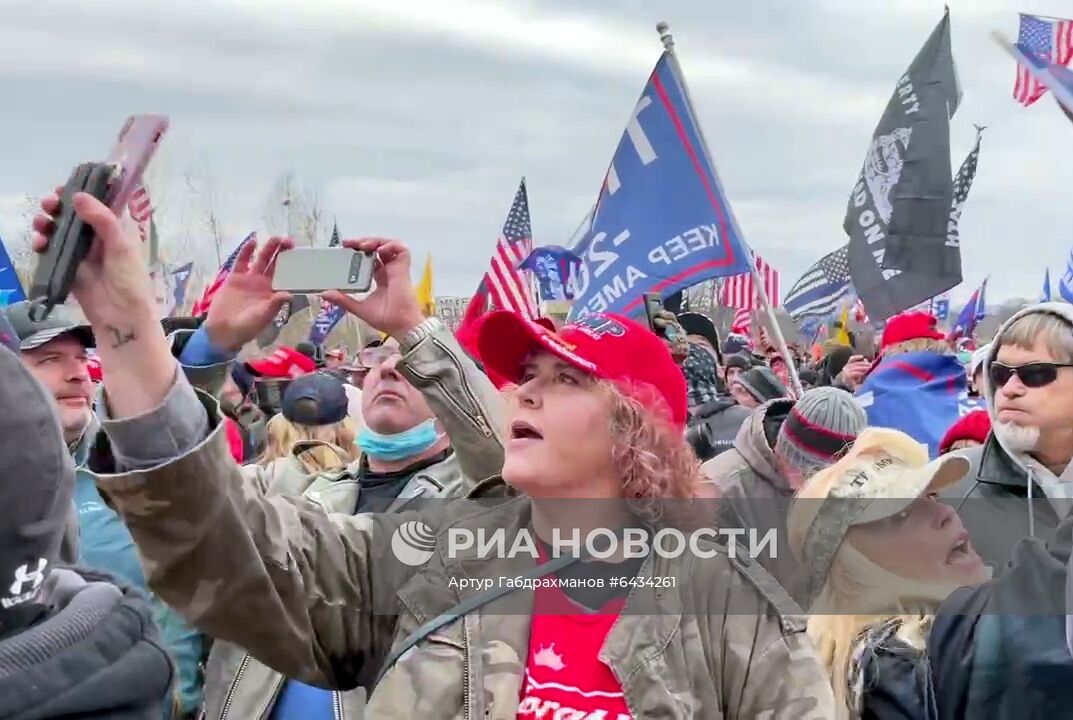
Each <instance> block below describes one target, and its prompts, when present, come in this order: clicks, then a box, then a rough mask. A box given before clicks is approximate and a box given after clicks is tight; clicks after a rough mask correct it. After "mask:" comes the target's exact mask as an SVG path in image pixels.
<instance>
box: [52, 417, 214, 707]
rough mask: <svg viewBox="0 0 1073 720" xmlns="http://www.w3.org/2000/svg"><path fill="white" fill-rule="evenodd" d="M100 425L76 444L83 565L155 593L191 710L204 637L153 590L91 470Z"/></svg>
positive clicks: (155, 607) (183, 701) (153, 601)
mask: <svg viewBox="0 0 1073 720" xmlns="http://www.w3.org/2000/svg"><path fill="white" fill-rule="evenodd" d="M97 428H98V422H97V419H96V418H94V419H93V422H92V424H91V425H90V427H89V428H87V429H86V432H85V433H84V434H83V436H82V440H81V441H80V442H79V443H78V444H77V445H76V446H75V447H73V448H72V455H73V456H74V459H75V464H76V465H77V468H78V469H77V470H76V473H75V507H76V509H77V510H78V530H79V548H78V550H79V553H78V560H79V564H80V565H82V566H84V567H87V568H91V569H96V570H104V571H106V572H108V573H110V574H112V575H115V576H116V577H118V578H120V579H122V580H125V581H126V582H127V583H129V584H130V585H132V586H134V587H136V588H138V589H139V590H141V592H142V593H144V594H145V595H146V596H148V597H149V599H150V605H151V608H152V611H153V617H154V619H155V620H156V623H157V627H158V628H159V629H160V637H161V639H162V640H163V641H164V646H165V647H166V648H167V650H168V654H169V655H170V656H171V659H172V661H173V662H174V663H175V669H176V674H175V677H176V680H177V682H178V687H177V688H176V689H177V691H178V695H179V708H180V713H181V714H182V715H186V714H187V713H192V712H194V711H195V710H196V709H197V708H198V707H200V706H201V686H202V678H201V661H202V649H203V648H202V638H201V635H200V634H199V633H198V632H197V631H196V630H194V629H193V628H192V627H190V626H189V625H187V624H186V622H185V621H184V620H183V619H182V618H180V617H179V616H178V615H177V614H176V613H175V611H173V610H172V609H171V608H169V607H168V606H167V605H165V604H164V603H163V602H161V600H160V599H159V598H157V597H155V596H154V595H152V593H150V592H149V589H148V588H147V587H146V584H145V575H144V574H143V573H142V564H141V560H140V559H139V557H138V551H137V548H135V546H134V540H133V538H131V536H130V532H129V531H128V530H127V526H126V525H124V524H123V520H122V518H120V517H119V515H118V514H116V512H115V511H114V510H112V508H110V507H108V505H107V504H106V503H105V502H104V499H103V498H102V497H101V494H100V492H98V491H97V484H96V482H95V481H94V478H93V475H92V474H91V473H90V472H89V471H87V470H86V469H85V466H86V461H87V459H88V455H89V447H90V445H91V444H92V440H93V438H94V437H95V436H96V434H97ZM171 705H172V703H170V702H165V703H164V708H165V714H164V717H165V718H167V717H169V716H170V715H171Z"/></svg>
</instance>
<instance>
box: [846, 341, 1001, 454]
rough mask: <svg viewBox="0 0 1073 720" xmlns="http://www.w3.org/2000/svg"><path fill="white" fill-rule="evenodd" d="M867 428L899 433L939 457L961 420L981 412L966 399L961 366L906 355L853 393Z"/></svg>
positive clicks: (889, 361)
mask: <svg viewBox="0 0 1073 720" xmlns="http://www.w3.org/2000/svg"><path fill="white" fill-rule="evenodd" d="M857 402H858V403H860V405H861V406H862V407H863V408H864V411H865V413H867V415H868V426H869V427H886V428H893V429H895V430H901V431H902V432H904V433H905V434H907V435H910V436H912V437H913V439H914V440H916V441H917V442H919V443H923V444H924V445H927V446H928V455H929V456H930V457H931V458H932V459H934V458H936V457H938V455H939V443H940V442H941V441H942V439H943V435H944V434H946V431H947V430H948V429H949V428H950V426H951V425H953V424H954V423H955V422H957V421H958V419H959V418H961V416H963V415H965V414H967V413H969V412H971V411H972V410H976V409H977V408H982V407H984V405H983V400H982V399H980V398H970V397H969V387H968V380H967V378H966V377H965V367H964V366H963V365H962V364H961V363H960V362H958V359H957V358H956V357H954V356H951V355H938V354H936V353H930V352H915V353H905V354H903V355H893V356H891V357H889V358H886V359H884V360H883V361H881V362H880V363H879V366H878V367H877V368H876V369H875V370H873V371H872V372H871V373H869V375H868V378H867V379H866V380H865V381H864V383H863V384H862V385H861V387H860V388H858V390H857Z"/></svg>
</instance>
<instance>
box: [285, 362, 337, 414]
mask: <svg viewBox="0 0 1073 720" xmlns="http://www.w3.org/2000/svg"><path fill="white" fill-rule="evenodd" d="M347 408H348V401H347V394H346V390H345V389H344V388H343V383H342V381H340V380H339V379H338V378H336V377H333V376H332V375H329V374H328V373H324V372H315V373H309V374H308V375H302V376H300V377H296V378H295V379H294V380H292V381H291V382H290V384H289V385H287V389H286V390H284V391H283V408H282V412H283V417H285V418H287V419H288V420H290V421H291V422H292V423H297V424H298V425H334V424H335V423H337V422H342V421H343V419H344V418H346V416H347Z"/></svg>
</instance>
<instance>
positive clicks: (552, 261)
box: [518, 245, 581, 300]
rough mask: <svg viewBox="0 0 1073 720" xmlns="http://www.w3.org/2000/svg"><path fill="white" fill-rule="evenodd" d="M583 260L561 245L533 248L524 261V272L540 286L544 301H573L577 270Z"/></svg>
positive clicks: (521, 266)
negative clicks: (530, 273) (531, 275)
mask: <svg viewBox="0 0 1073 720" xmlns="http://www.w3.org/2000/svg"><path fill="white" fill-rule="evenodd" d="M580 265H581V258H579V257H578V256H577V255H575V254H574V253H573V252H572V251H570V250H567V249H566V248H564V247H562V246H561V245H545V246H543V247H538V248H533V252H531V253H529V257H527V258H526V259H525V260H522V263H521V265H519V266H518V267H520V268H521V269H522V270H529V271H530V272H532V273H533V275H534V276H536V279H537V282H538V283H539V284H540V298H541V299H542V300H573V299H574V285H575V284H576V282H577V279H576V276H577V269H578V267H579V266H580Z"/></svg>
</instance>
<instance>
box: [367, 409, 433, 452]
mask: <svg viewBox="0 0 1073 720" xmlns="http://www.w3.org/2000/svg"><path fill="white" fill-rule="evenodd" d="M439 439H440V436H439V435H438V434H437V433H436V421H435V420H433V419H432V418H429V419H428V420H426V421H424V422H423V423H420V424H418V425H415V426H413V427H412V428H410V429H409V430H403V431H402V432H400V433H393V434H391V435H382V434H381V433H378V432H376V431H375V430H373V429H371V428H368V427H364V428H362V429H361V432H359V433H358V447H359V448H361V451H362V452H363V453H365V454H366V455H368V456H369V457H371V458H376V459H377V460H405V459H406V458H408V457H413V456H414V455H419V454H420V453H423V452H424V451H426V450H428V449H429V448H430V447H432V446H433V445H435V444H436V442H437V441H438V440H439Z"/></svg>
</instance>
